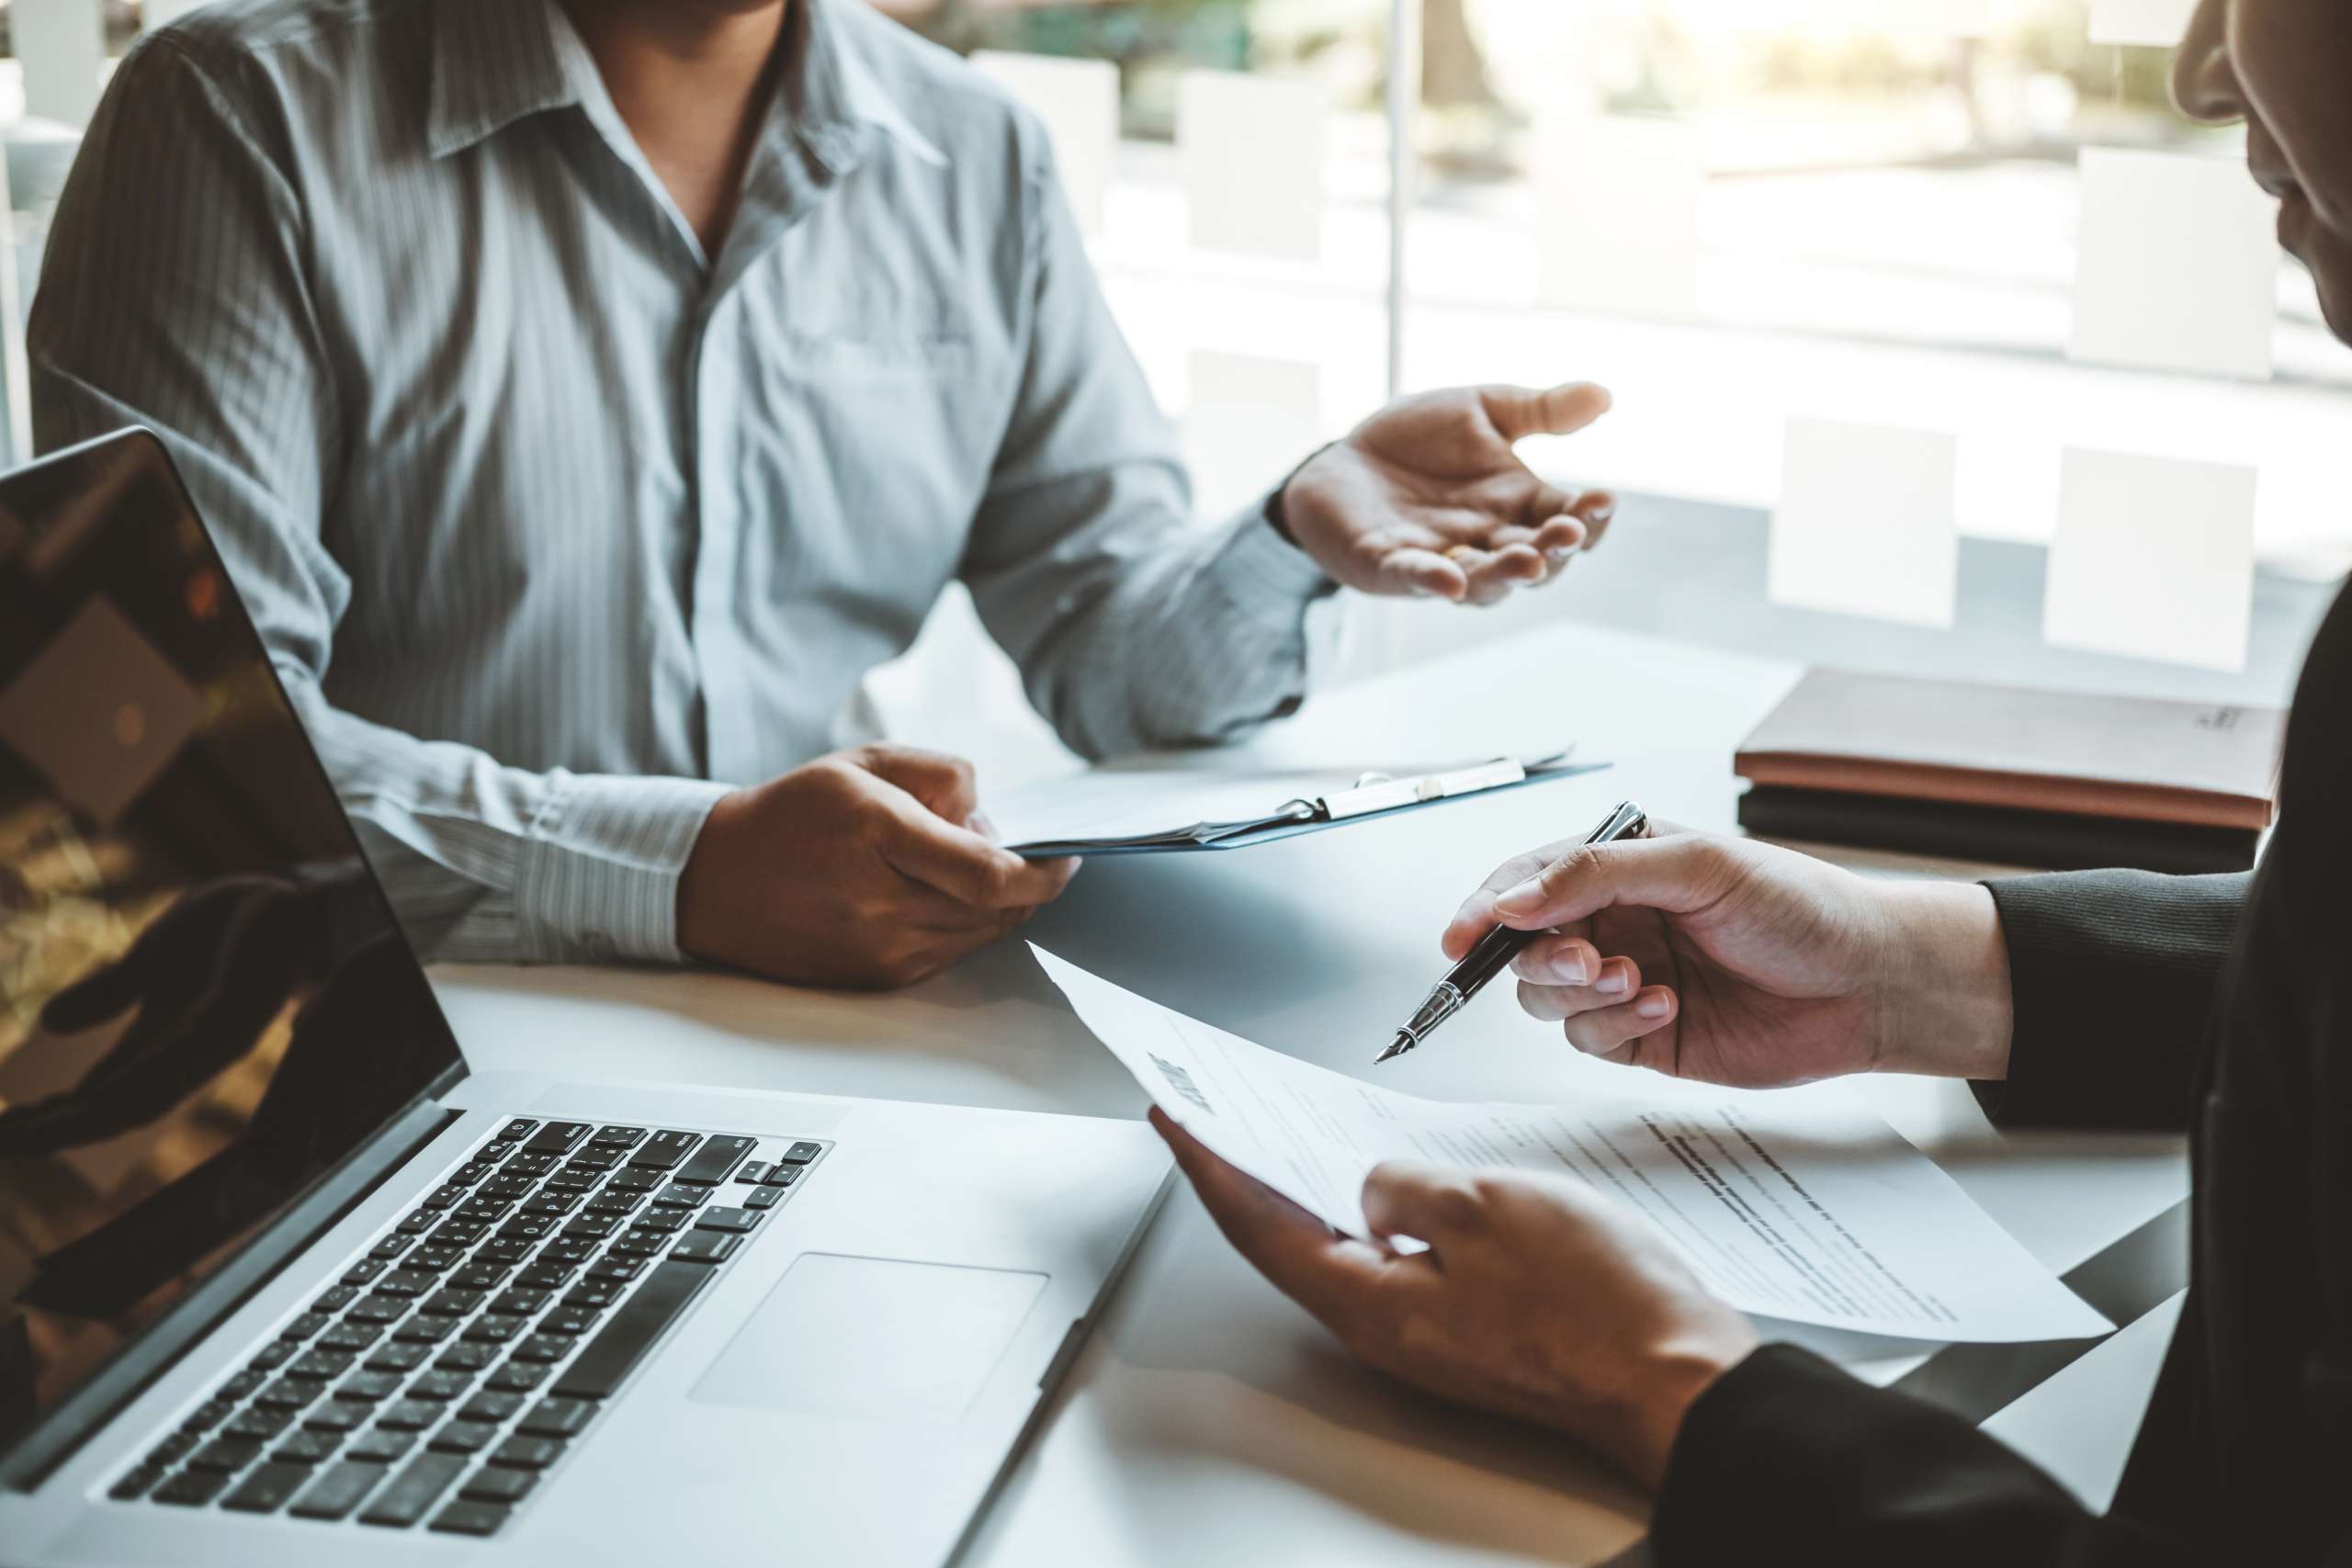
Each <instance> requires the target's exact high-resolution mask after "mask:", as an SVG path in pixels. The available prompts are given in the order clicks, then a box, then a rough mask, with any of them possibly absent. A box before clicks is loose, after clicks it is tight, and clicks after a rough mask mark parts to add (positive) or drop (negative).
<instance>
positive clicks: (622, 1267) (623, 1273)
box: [588, 1258, 645, 1280]
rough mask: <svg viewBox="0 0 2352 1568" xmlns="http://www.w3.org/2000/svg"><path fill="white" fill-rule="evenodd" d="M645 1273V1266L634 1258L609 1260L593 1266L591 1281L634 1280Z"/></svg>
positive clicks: (590, 1267)
mask: <svg viewBox="0 0 2352 1568" xmlns="http://www.w3.org/2000/svg"><path fill="white" fill-rule="evenodd" d="M644 1271H645V1265H644V1264H642V1263H639V1261H638V1260H637V1259H636V1258H605V1260H604V1261H603V1262H602V1263H595V1264H591V1265H590V1266H589V1269H588V1278H590V1279H591V1280H634V1279H636V1278H637V1277H638V1276H639V1274H641V1273H643V1272H644Z"/></svg>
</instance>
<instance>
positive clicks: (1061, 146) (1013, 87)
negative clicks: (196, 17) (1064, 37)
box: [150, 0, 1119, 238]
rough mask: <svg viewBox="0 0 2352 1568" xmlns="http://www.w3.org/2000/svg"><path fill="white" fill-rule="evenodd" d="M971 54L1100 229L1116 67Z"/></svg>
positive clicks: (1112, 149)
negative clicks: (1027, 116)
mask: <svg viewBox="0 0 2352 1568" xmlns="http://www.w3.org/2000/svg"><path fill="white" fill-rule="evenodd" d="M150 3H151V4H152V3H153V0H150ZM971 59H972V64H973V66H974V68H975V69H977V70H978V72H979V73H980V74H982V75H983V76H986V77H988V78H989V80H990V81H992V82H994V83H995V84H996V85H998V86H1000V87H1002V88H1003V89H1004V90H1005V91H1006V92H1008V93H1011V94H1012V96H1014V97H1016V98H1018V99H1020V100H1021V101H1022V102H1023V104H1025V105H1027V106H1028V107H1029V109H1030V111H1031V112H1032V113H1034V114H1035V115H1036V117H1037V118H1039V119H1042V120H1044V121H1045V122H1046V138H1047V140H1049V141H1052V142H1053V145H1054V163H1055V164H1057V166H1058V167H1059V169H1060V171H1061V176H1062V188H1063V189H1064V190H1066V191H1068V192H1069V204H1070V208H1071V209H1072V210H1073V211H1074V212H1076V214H1077V215H1078V227H1079V231H1080V232H1081V233H1083V234H1085V235H1087V236H1089V237H1090V238H1091V237H1092V236H1095V235H1098V234H1100V233H1102V232H1103V205H1104V199H1105V197H1107V196H1108V195H1109V192H1110V189H1111V169H1112V165H1113V164H1114V161H1115V159H1116V158H1117V155H1118V151H1119V68H1118V67H1117V66H1116V65H1114V64H1113V63H1112V62H1109V61H1107V60H1069V59H1066V58H1064V57H1062V56H1059V55H1051V54H1011V53H1007V52H1005V51H1001V50H993V49H982V50H976V51H973V53H972V57H971Z"/></svg>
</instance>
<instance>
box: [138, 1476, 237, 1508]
mask: <svg viewBox="0 0 2352 1568" xmlns="http://www.w3.org/2000/svg"><path fill="white" fill-rule="evenodd" d="M228 1484H229V1477H228V1475H227V1474H226V1473H225V1472H220V1471H217V1470H183V1471H181V1472H179V1473H178V1474H177V1475H175V1476H173V1477H172V1478H171V1479H170V1480H169V1481H166V1482H164V1483H163V1484H162V1485H161V1486H158V1487H156V1488H155V1491H154V1498H155V1501H156V1502H158V1503H176V1504H178V1505H180V1506H182V1507H192V1508H201V1507H202V1506H204V1505H206V1504H207V1503H209V1502H210V1501H212V1499H213V1498H215V1497H218V1496H219V1495H220V1489H221V1488H222V1487H224V1486H226V1485H228Z"/></svg>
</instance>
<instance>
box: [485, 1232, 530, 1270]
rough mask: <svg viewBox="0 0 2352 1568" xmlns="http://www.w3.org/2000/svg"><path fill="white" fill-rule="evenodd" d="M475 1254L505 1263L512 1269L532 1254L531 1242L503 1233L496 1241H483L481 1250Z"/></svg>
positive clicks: (488, 1259) (491, 1260) (491, 1261)
mask: <svg viewBox="0 0 2352 1568" xmlns="http://www.w3.org/2000/svg"><path fill="white" fill-rule="evenodd" d="M474 1256H475V1257H476V1258H480V1259H481V1260H482V1261H484V1262H488V1263H498V1264H503V1265H504V1266H505V1267H507V1268H509V1269H511V1268H513V1267H514V1266H515V1264H517V1263H520V1262H522V1261H523V1259H525V1258H528V1257H530V1256H531V1244H530V1243H529V1242H528V1241H526V1240H523V1239H521V1238H519V1237H515V1236H503V1235H502V1236H501V1237H500V1238H499V1239H498V1240H496V1241H486V1242H483V1243H482V1244H481V1251H480V1252H478V1253H476V1254H475V1255H474Z"/></svg>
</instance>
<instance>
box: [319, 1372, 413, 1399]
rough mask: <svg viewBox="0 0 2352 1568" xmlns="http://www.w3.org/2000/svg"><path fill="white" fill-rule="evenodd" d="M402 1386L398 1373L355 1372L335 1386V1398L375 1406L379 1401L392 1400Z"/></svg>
mask: <svg viewBox="0 0 2352 1568" xmlns="http://www.w3.org/2000/svg"><path fill="white" fill-rule="evenodd" d="M400 1386H401V1378H400V1374H399V1373H398V1372H354V1373H352V1374H351V1375H350V1376H349V1377H347V1378H345V1379H344V1380H343V1382H340V1383H337V1384H336V1385H335V1391H334V1396H335V1397H336V1398H337V1399H348V1400H351V1401H353V1402H355V1403H364V1404H374V1403H376V1401H378V1400H379V1399H390V1398H391V1396H392V1395H393V1393H396V1392H397V1391H398V1390H399V1388H400Z"/></svg>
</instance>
